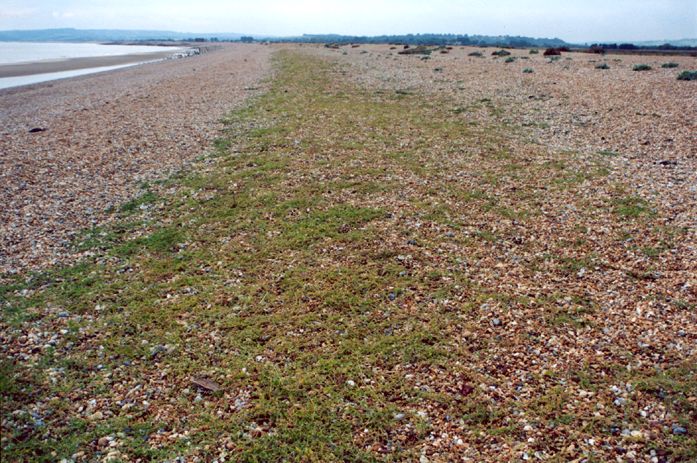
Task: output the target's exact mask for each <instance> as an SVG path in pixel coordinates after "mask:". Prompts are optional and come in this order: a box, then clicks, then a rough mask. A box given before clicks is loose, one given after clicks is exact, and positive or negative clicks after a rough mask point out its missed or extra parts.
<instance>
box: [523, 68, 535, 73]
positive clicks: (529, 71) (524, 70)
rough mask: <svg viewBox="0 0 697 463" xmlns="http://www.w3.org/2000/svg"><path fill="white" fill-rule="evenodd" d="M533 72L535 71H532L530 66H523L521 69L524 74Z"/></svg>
mask: <svg viewBox="0 0 697 463" xmlns="http://www.w3.org/2000/svg"><path fill="white" fill-rule="evenodd" d="M533 72H535V71H534V70H533V69H532V68H525V69H523V73H524V74H532V73H533Z"/></svg>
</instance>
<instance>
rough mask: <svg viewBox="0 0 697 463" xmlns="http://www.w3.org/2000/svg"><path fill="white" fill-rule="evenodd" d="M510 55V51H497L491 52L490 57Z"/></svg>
mask: <svg viewBox="0 0 697 463" xmlns="http://www.w3.org/2000/svg"><path fill="white" fill-rule="evenodd" d="M510 54H511V52H510V51H506V50H498V51H495V52H493V53H492V54H491V55H492V56H509V55H510Z"/></svg>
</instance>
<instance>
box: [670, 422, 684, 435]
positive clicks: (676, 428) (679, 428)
mask: <svg viewBox="0 0 697 463" xmlns="http://www.w3.org/2000/svg"><path fill="white" fill-rule="evenodd" d="M673 434H674V435H676V436H684V435H686V434H687V428H684V427H682V426H678V425H677V424H674V425H673Z"/></svg>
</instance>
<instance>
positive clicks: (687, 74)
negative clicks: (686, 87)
mask: <svg viewBox="0 0 697 463" xmlns="http://www.w3.org/2000/svg"><path fill="white" fill-rule="evenodd" d="M678 80H697V71H683V72H681V73H680V75H679V76H678Z"/></svg>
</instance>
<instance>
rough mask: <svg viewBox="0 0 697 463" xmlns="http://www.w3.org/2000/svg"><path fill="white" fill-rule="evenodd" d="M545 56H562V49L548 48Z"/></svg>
mask: <svg viewBox="0 0 697 463" xmlns="http://www.w3.org/2000/svg"><path fill="white" fill-rule="evenodd" d="M544 56H561V49H560V48H548V49H546V50H545V52H544Z"/></svg>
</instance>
